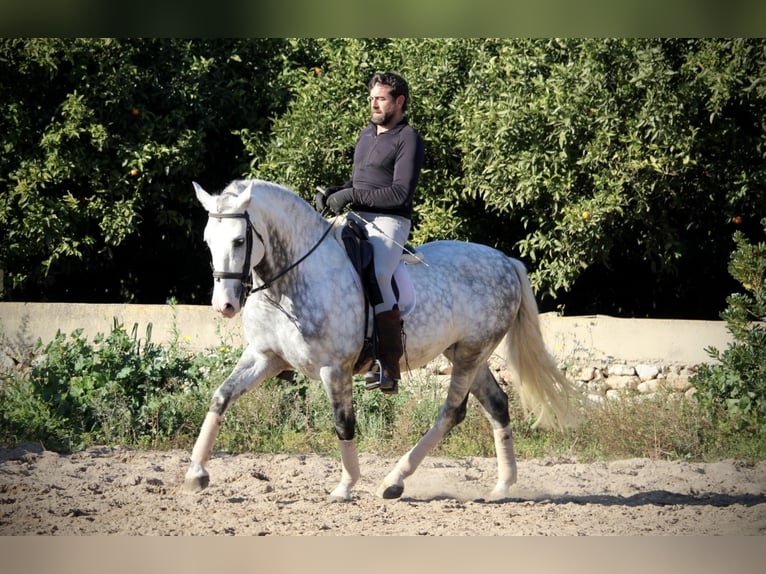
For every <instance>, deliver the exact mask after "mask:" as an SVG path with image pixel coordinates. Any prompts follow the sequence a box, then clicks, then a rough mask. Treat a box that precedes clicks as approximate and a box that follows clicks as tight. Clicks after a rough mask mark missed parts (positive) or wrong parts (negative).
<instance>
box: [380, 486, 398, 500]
mask: <svg viewBox="0 0 766 574" xmlns="http://www.w3.org/2000/svg"><path fill="white" fill-rule="evenodd" d="M403 492H404V486H402V485H400V484H392V485H391V486H386V487H383V488H382V490H381V491H380V492H379V493H378V494H379V495H380V497H381V498H383V499H385V500H393V499H395V498H399V497H401V495H402V493H403Z"/></svg>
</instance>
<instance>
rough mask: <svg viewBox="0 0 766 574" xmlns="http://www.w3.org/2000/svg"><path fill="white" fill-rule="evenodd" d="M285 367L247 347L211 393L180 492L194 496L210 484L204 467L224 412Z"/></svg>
mask: <svg viewBox="0 0 766 574" xmlns="http://www.w3.org/2000/svg"><path fill="white" fill-rule="evenodd" d="M285 368H286V365H285V364H284V362H283V361H281V360H280V359H277V358H276V357H269V356H266V355H263V354H261V353H256V352H254V351H253V350H252V349H251V348H250V347H247V348H246V349H245V351H244V352H243V353H242V357H240V359H239V361H238V362H237V364H236V366H235V367H234V370H233V371H232V372H231V374H230V375H229V376H228V377H226V380H225V381H224V382H223V383H221V386H220V387H218V388H217V389H216V391H215V392H214V393H213V398H212V399H211V401H210V409H209V410H208V413H207V415H205V420H204V422H203V423H202V428H201V429H200V433H199V436H198V437H197V441H196V442H195V443H194V448H193V449H192V454H191V464H190V465H189V470H187V471H186V477H185V479H184V486H183V489H184V491H186V492H189V493H197V492H200V491H202V490H204V489H205V488H207V486H208V484H209V483H210V475H209V474H208V471H207V469H206V468H205V464H207V462H208V460H210V453H211V452H212V450H213V443H215V439H216V437H217V436H218V431H219V430H220V428H221V422H222V419H223V415H224V413H225V412H226V409H228V408H229V406H230V405H231V403H233V402H234V401H235V400H236V399H237V398H239V397H240V396H241V395H242V394H243V393H245V391H247V390H249V389H251V388H253V387H255V386H257V385H259V384H260V383H261V382H263V381H264V380H266V379H268V378H269V377H273V376H275V375H278V374H279V373H280V372H281V371H282V370H284V369H285Z"/></svg>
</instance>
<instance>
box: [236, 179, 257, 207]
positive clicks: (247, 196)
mask: <svg viewBox="0 0 766 574" xmlns="http://www.w3.org/2000/svg"><path fill="white" fill-rule="evenodd" d="M254 187H255V182H253V180H250V181H249V182H248V184H247V187H246V188H245V190H244V191H243V192H242V193H240V194H239V195H238V196H237V201H238V202H239V205H238V206H237V207H238V209H237V211H247V206H248V205H250V200H251V199H252V197H253V188H254Z"/></svg>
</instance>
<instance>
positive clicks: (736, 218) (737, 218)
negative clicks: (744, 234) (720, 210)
mask: <svg viewBox="0 0 766 574" xmlns="http://www.w3.org/2000/svg"><path fill="white" fill-rule="evenodd" d="M731 220H732V221H733V222H734V225H739V224H740V223H742V216H740V215H735V216H734V217H732V218H731Z"/></svg>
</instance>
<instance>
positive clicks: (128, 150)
mask: <svg viewBox="0 0 766 574" xmlns="http://www.w3.org/2000/svg"><path fill="white" fill-rule="evenodd" d="M282 44H283V41H279V40H273V41H272V40H263V41H234V40H232V41H228V40H226V41H207V40H205V41H189V40H139V39H130V40H118V39H74V40H65V39H6V40H2V41H0V74H2V76H3V82H2V84H0V95H2V100H1V101H2V104H0V105H2V112H1V113H0V122H2V123H1V124H0V141H2V146H3V150H4V153H3V154H2V155H0V186H1V187H2V189H3V195H2V200H1V201H0V224H2V229H3V231H2V238H1V239H2V244H3V250H2V255H0V268H3V269H4V270H5V271H6V278H7V280H8V283H9V285H8V286H7V288H8V290H9V291H10V293H11V294H12V295H17V294H18V295H23V296H24V297H25V298H26V299H28V300H29V299H38V298H39V299H47V298H57V299H71V298H74V299H81V300H89V301H93V300H96V301H98V300H127V301H130V300H142V301H144V302H149V301H154V300H159V301H164V300H165V298H170V297H176V296H177V297H178V298H183V299H186V300H187V301H190V302H191V301H193V300H196V298H197V297H199V296H200V295H202V294H204V292H205V290H203V289H201V288H200V278H199V270H205V266H206V255H205V253H204V246H203V244H202V243H201V240H200V237H199V236H200V234H199V221H200V219H199V217H195V215H196V214H197V212H198V209H197V206H196V204H195V202H194V200H193V193H192V191H191V190H192V187H191V181H192V180H193V179H195V178H197V179H200V180H201V181H203V182H206V183H213V182H215V183H216V184H220V183H222V182H225V181H227V180H228V179H232V178H234V177H238V176H239V175H240V174H241V172H242V171H243V169H244V166H246V165H247V158H245V157H244V156H243V146H242V143H241V141H240V139H239V138H238V137H236V135H234V134H233V133H232V130H233V129H234V128H235V127H238V126H241V125H247V126H249V128H250V129H251V130H253V131H255V132H258V133H260V134H262V135H263V136H264V137H265V134H266V133H267V132H268V128H269V121H270V117H271V116H272V115H274V114H276V113H278V112H279V110H280V109H282V108H283V107H284V105H285V103H286V101H287V94H286V92H285V91H284V89H283V88H282V87H281V85H280V84H279V83H278V82H275V81H274V80H275V77H276V75H277V74H278V73H279V72H280V70H281V65H282V55H281V54H282ZM256 86H257V89H256ZM190 262H193V265H192V266H190V265H189V263H190Z"/></svg>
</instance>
